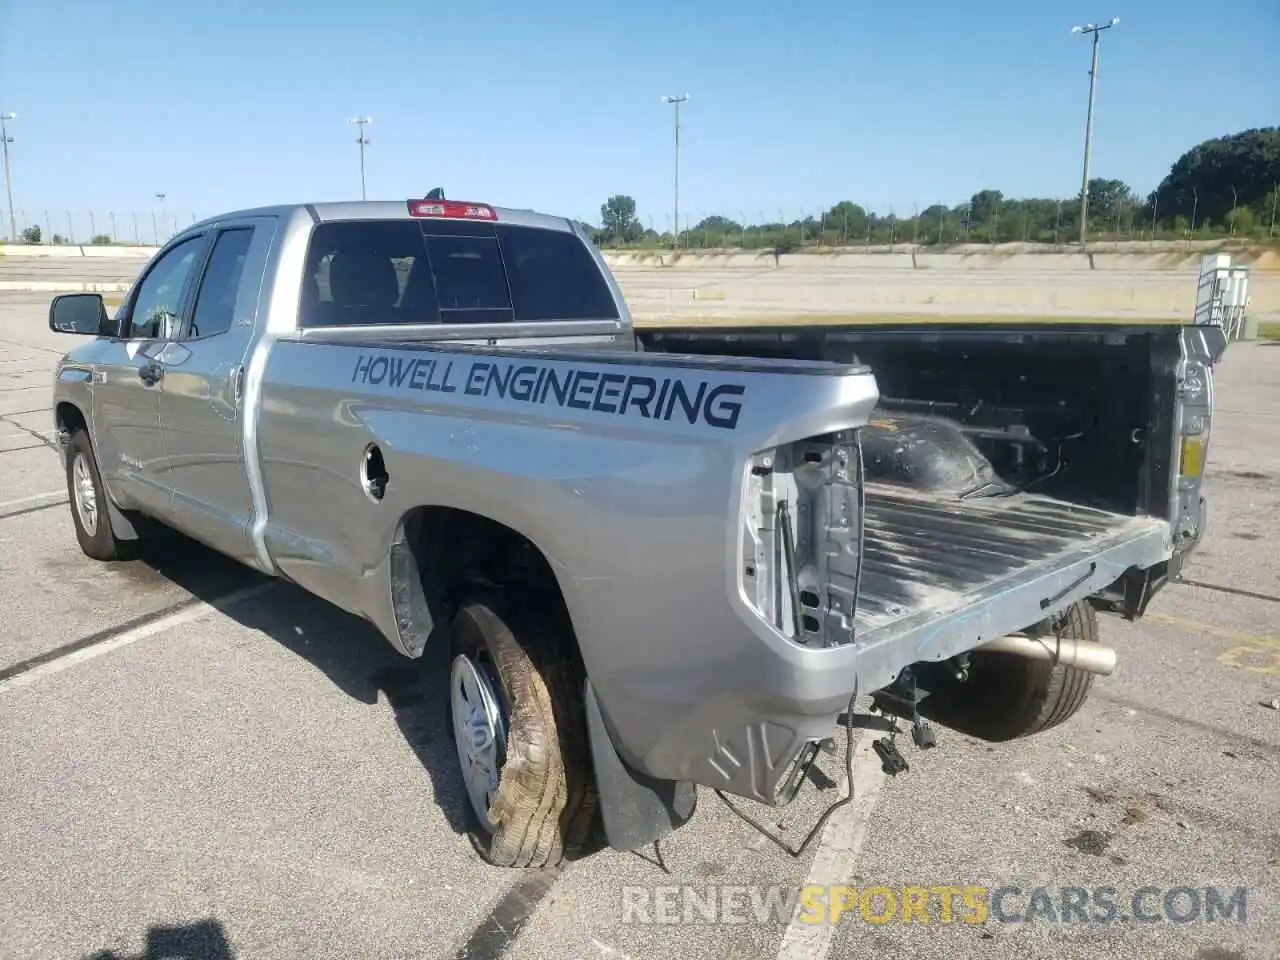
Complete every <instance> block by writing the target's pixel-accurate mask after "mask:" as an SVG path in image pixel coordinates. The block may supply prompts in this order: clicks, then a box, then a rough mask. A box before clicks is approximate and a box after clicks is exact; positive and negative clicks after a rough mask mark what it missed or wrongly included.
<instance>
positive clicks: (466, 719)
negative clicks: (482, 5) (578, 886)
mask: <svg viewBox="0 0 1280 960" xmlns="http://www.w3.org/2000/svg"><path fill="white" fill-rule="evenodd" d="M566 630H567V627H559V628H557V627H556V626H555V625H554V624H553V623H552V622H551V621H550V620H549V619H548V618H544V617H542V616H540V615H539V614H538V612H537V611H536V609H534V608H532V606H531V605H528V604H522V605H519V606H517V605H516V604H514V603H513V602H512V601H511V599H510V598H508V597H506V596H504V595H503V594H500V593H486V594H483V595H480V596H477V597H475V598H473V599H471V600H469V601H467V602H466V603H464V604H463V605H462V607H461V609H460V610H459V611H458V613H457V615H456V616H455V618H454V620H453V625H452V640H451V647H452V649H451V653H452V662H451V666H450V670H449V713H450V720H451V724H452V728H453V734H454V742H455V744H456V747H457V753H458V763H459V767H460V769H461V773H462V779H463V784H464V786H465V788H466V793H467V799H468V804H469V806H470V812H471V814H472V816H473V820H474V823H473V830H472V840H473V843H474V845H475V847H476V849H477V850H478V851H479V852H480V854H481V856H483V857H484V859H485V860H487V861H488V862H489V863H491V864H494V865H495V866H503V867H543V866H553V865H556V864H558V863H559V862H560V861H561V860H562V859H564V858H565V857H566V856H575V855H576V854H577V853H579V852H580V850H581V848H582V846H583V845H584V843H585V842H586V840H587V838H588V837H589V835H590V831H591V828H592V825H593V819H594V815H595V810H596V799H595V785H594V783H593V781H592V775H591V767H590V752H589V745H588V740H587V729H586V719H585V714H584V710H583V704H582V690H583V669H582V665H581V660H580V658H579V656H578V654H577V650H576V648H575V647H574V645H573V643H572V637H571V636H565V635H564V633H565V631H566Z"/></svg>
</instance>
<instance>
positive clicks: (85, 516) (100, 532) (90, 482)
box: [66, 427, 134, 561]
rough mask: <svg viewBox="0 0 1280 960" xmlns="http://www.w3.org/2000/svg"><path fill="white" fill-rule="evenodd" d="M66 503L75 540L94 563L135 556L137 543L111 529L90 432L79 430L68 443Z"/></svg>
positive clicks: (77, 429)
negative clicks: (74, 532)
mask: <svg viewBox="0 0 1280 960" xmlns="http://www.w3.org/2000/svg"><path fill="white" fill-rule="evenodd" d="M66 471H67V500H68V502H69V504H70V506H71V521H72V523H73V524H74V525H75V528H76V540H77V541H78V542H79V544H80V549H81V550H83V551H84V553H85V555H86V556H88V557H92V558H93V559H94V560H104V561H108V560H123V559H128V558H130V557H132V556H133V547H134V542H133V541H129V540H118V539H117V538H116V535H115V532H114V531H113V530H112V529H111V517H110V512H109V510H110V508H109V504H108V500H107V490H106V487H105V486H104V485H103V483H102V474H101V473H100V472H99V471H98V458H97V457H96V456H94V452H93V444H92V442H91V441H90V440H89V432H88V431H87V430H86V429H85V428H84V427H77V428H76V429H75V431H74V432H73V433H72V434H71V439H70V440H69V441H68V443H67V454H66Z"/></svg>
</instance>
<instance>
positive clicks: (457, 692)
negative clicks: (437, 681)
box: [449, 654, 507, 832]
mask: <svg viewBox="0 0 1280 960" xmlns="http://www.w3.org/2000/svg"><path fill="white" fill-rule="evenodd" d="M449 697H450V705H451V706H452V708H453V709H452V713H453V738H454V742H455V743H456V744H457V748H458V764H459V766H460V767H461V769H462V779H463V782H464V783H465V784H466V787H467V799H469V800H470V801H471V808H472V809H473V810H474V811H475V813H476V816H477V817H478V818H479V820H480V822H481V823H482V824H483V825H484V827H485V829H486V830H488V831H489V832H493V830H494V826H495V825H494V822H493V820H492V819H490V816H489V811H490V809H492V807H493V800H494V797H495V796H496V794H497V792H498V782H499V780H500V779H501V777H502V765H503V763H504V762H505V761H506V758H507V724H506V718H505V717H504V716H503V714H502V710H501V709H500V708H499V705H498V696H497V693H496V691H495V686H494V683H493V682H492V674H491V672H490V670H489V667H488V665H487V664H483V663H476V662H475V661H474V660H472V659H471V658H470V657H468V656H466V655H465V654H459V655H458V656H457V657H455V658H454V660H453V669H452V671H451V672H450V683H449Z"/></svg>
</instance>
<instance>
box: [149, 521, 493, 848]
mask: <svg viewBox="0 0 1280 960" xmlns="http://www.w3.org/2000/svg"><path fill="white" fill-rule="evenodd" d="M137 563H138V566H139V567H142V568H144V569H143V570H142V571H139V572H138V574H136V575H140V576H143V577H149V576H155V575H159V576H161V577H163V578H165V579H167V580H169V581H171V582H173V583H175V584H177V585H178V586H179V587H182V588H183V589H184V590H186V591H188V592H189V593H191V594H192V595H194V596H196V597H198V598H199V599H201V600H204V601H205V602H208V603H216V602H217V601H218V600H219V599H220V598H222V597H224V596H226V595H227V594H228V593H231V592H233V591H235V590H239V589H243V588H245V587H248V586H252V585H253V584H255V583H264V584H269V586H268V589H267V591H266V593H265V594H262V595H259V596H256V597H253V598H250V599H247V600H245V601H242V602H240V603H237V604H235V605H233V606H231V607H230V608H228V609H227V610H226V611H225V614H226V615H227V616H229V617H230V618H231V619H233V620H235V621H236V622H237V623H239V624H241V625H242V626H245V627H248V628H249V629H251V630H256V631H259V632H260V633H263V634H265V635H266V636H268V637H270V638H271V639H272V640H274V641H275V642H276V643H278V644H280V646H282V647H284V648H285V649H286V650H288V651H289V652H290V653H293V654H295V655H296V656H298V657H299V658H301V659H302V660H305V661H306V662H307V663H309V664H311V665H312V666H313V667H315V668H316V669H318V670H319V671H321V672H322V673H323V674H324V675H325V676H326V677H327V678H328V679H329V680H330V681H331V682H332V683H333V684H334V686H336V687H337V688H338V689H339V690H341V691H342V692H343V693H345V694H346V695H347V696H349V697H351V698H352V699H353V700H358V701H359V702H360V703H363V704H368V705H369V706H374V705H376V704H377V703H378V700H379V697H380V696H381V697H383V698H385V700H386V702H387V703H388V704H389V705H390V707H391V709H392V712H393V714H394V716H395V721H396V725H397V726H398V727H399V730H400V733H401V735H402V736H403V737H404V739H405V742H406V743H408V745H409V746H410V747H411V748H412V749H413V752H414V755H415V756H416V757H417V759H418V761H419V762H420V763H421V764H422V766H423V767H424V768H425V769H426V771H427V774H428V776H429V777H430V780H431V788H432V794H433V796H434V799H435V801H436V804H437V805H438V806H439V807H440V809H441V811H442V812H443V813H444V815H445V818H446V819H447V820H448V822H449V825H450V827H452V829H453V830H454V832H455V833H458V834H466V833H468V832H469V827H470V819H469V817H470V805H469V803H468V801H467V799H466V790H465V787H464V786H463V783H462V777H461V774H460V773H459V771H458V769H457V758H456V754H455V752H454V750H455V748H454V745H453V737H452V734H451V732H450V725H449V720H448V707H447V703H448V701H447V695H448V676H447V669H446V659H445V657H444V656H443V654H442V653H439V654H436V655H435V656H433V655H432V653H430V652H429V653H428V654H427V655H425V656H424V657H423V658H422V659H421V660H409V659H407V658H405V657H403V656H401V655H400V654H399V653H397V652H396V651H395V650H393V649H392V648H391V646H390V645H389V644H388V643H387V641H386V640H385V639H384V638H383V637H382V635H381V634H380V633H379V632H378V631H377V630H376V629H375V628H374V627H373V626H372V625H371V624H369V623H367V622H366V621H364V620H362V619H360V618H359V617H354V616H352V615H350V614H348V613H345V612H343V611H342V610H339V609H338V608H337V607H335V606H333V605H331V604H329V603H327V602H325V601H323V600H321V599H319V598H317V597H315V596H313V595H312V594H310V593H307V592H306V591H305V590H303V589H302V588H301V587H296V586H294V585H293V584H290V583H287V582H284V581H272V580H271V579H270V578H268V577H265V576H262V575H261V574H259V573H257V572H256V571H253V570H250V569H249V568H247V567H244V566H242V565H241V564H238V563H236V562H235V561H234V560H230V559H228V558H227V557H224V556H222V555H221V554H218V553H215V552H214V551H212V550H209V549H208V548H206V547H204V546H203V545H201V544H199V543H196V542H195V541H192V540H189V539H187V538H186V537H182V536H176V535H175V536H166V537H163V538H158V539H156V540H152V541H149V542H147V543H146V544H145V546H144V549H143V550H142V552H141V555H140V557H139V559H138V561H137ZM436 646H437V645H435V644H430V645H429V648H432V649H434V648H435V647H436ZM333 735H334V736H335V737H341V735H342V731H341V729H339V728H334V729H333Z"/></svg>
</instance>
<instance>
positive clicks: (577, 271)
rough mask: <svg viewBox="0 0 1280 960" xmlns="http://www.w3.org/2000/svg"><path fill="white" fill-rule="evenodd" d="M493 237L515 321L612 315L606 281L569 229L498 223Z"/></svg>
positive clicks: (615, 308)
mask: <svg viewBox="0 0 1280 960" xmlns="http://www.w3.org/2000/svg"><path fill="white" fill-rule="evenodd" d="M498 240H499V242H501V244H502V259H503V262H504V263H505V264H506V267H507V279H508V280H510V281H511V298H512V301H513V305H514V306H515V319H516V323H534V322H536V321H539V320H616V319H618V305H617V304H616V303H614V302H613V294H612V293H611V292H610V290H609V285H608V284H607V283H606V282H605V279H604V276H603V275H602V274H601V272H600V268H599V267H598V266H597V265H596V261H595V259H594V258H593V257H592V256H591V251H589V250H588V249H587V248H586V246H585V245H584V244H583V242H582V241H581V240H580V239H579V238H578V237H576V236H575V235H574V234H572V233H564V232H563V231H560V230H543V229H540V228H538V227H517V226H509V225H507V226H504V225H502V224H499V225H498Z"/></svg>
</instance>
